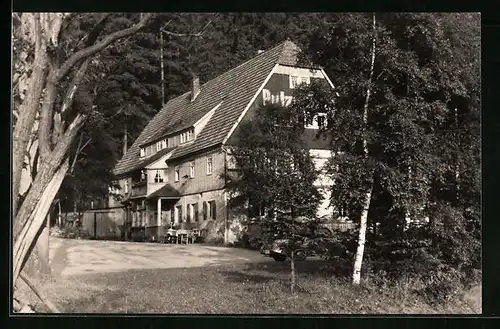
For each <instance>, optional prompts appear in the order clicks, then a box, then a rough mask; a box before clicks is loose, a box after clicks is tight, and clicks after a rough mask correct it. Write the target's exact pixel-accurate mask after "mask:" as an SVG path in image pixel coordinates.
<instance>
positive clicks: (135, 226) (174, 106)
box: [110, 41, 334, 243]
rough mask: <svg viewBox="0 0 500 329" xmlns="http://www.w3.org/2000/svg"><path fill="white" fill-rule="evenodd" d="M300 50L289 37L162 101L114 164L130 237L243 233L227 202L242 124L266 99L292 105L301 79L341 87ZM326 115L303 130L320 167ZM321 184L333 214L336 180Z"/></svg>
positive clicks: (326, 210)
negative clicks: (187, 231)
mask: <svg viewBox="0 0 500 329" xmlns="http://www.w3.org/2000/svg"><path fill="white" fill-rule="evenodd" d="M298 54H299V48H298V47H297V46H296V45H295V44H294V43H293V42H291V41H284V42H282V43H280V44H278V45H277V46H275V47H274V48H271V49H269V50H267V51H264V52H261V53H259V54H258V55H256V56H255V57H253V58H252V59H250V60H248V61H247V62H245V63H243V64H241V65H239V66H237V67H235V68H233V69H231V70H229V71H227V72H225V73H224V74H222V75H220V76H218V77H216V78H214V79H212V80H210V81H207V82H206V83H204V84H200V82H199V80H198V79H197V78H196V77H194V78H193V81H192V86H191V90H190V91H188V92H186V93H184V94H182V95H180V96H178V97H176V98H174V99H171V100H169V101H168V102H167V103H166V104H165V105H164V106H163V108H162V109H161V110H160V111H159V113H158V114H156V116H155V117H154V118H153V119H152V120H151V121H150V122H149V123H148V124H147V126H146V127H145V128H144V130H143V131H142V133H141V134H140V136H139V137H138V138H137V139H136V140H135V141H134V143H133V145H132V146H131V147H130V149H129V150H128V151H127V152H126V153H125V154H124V156H123V157H122V159H121V160H120V161H119V162H118V163H117V165H116V167H115V169H114V174H115V175H116V177H117V180H118V182H119V185H120V189H119V190H118V191H115V192H117V193H119V194H120V195H121V197H120V198H118V199H116V200H115V199H113V200H110V206H111V207H113V206H118V205H123V207H124V210H125V211H124V212H123V213H124V216H125V219H124V229H125V235H126V237H127V238H129V239H134V238H135V237H136V236H138V235H140V236H142V237H144V238H145V239H146V240H150V241H157V240H160V239H161V238H162V237H163V236H164V234H165V232H166V230H167V229H168V228H169V227H171V226H172V225H175V226H189V227H191V228H198V229H205V230H206V232H207V237H206V238H207V239H209V240H210V239H215V240H219V241H224V242H226V243H227V242H233V241H235V240H237V239H238V232H239V229H238V228H239V221H238V220H237V219H238V218H239V216H240V215H241V214H238V215H237V214H235V213H233V212H232V211H231V209H230V208H229V207H228V206H227V205H228V197H229V194H228V191H227V190H226V188H225V187H226V182H225V178H224V177H225V175H224V173H225V172H227V171H228V170H231V169H232V168H234V165H235V164H234V161H233V160H232V158H231V151H230V150H231V145H232V143H234V141H235V136H236V135H237V131H238V127H239V125H240V123H241V122H244V121H245V120H249V119H250V118H251V117H252V115H255V111H256V108H257V107H259V106H261V105H263V104H267V103H280V104H282V105H284V106H286V105H288V104H289V103H290V102H291V100H292V96H293V90H294V88H295V87H296V86H298V85H299V84H301V83H310V82H311V81H312V80H314V79H322V80H323V81H324V83H326V84H327V85H329V86H331V88H334V86H333V84H332V82H331V81H330V80H329V78H328V77H327V75H326V74H325V72H324V71H323V70H322V69H321V68H318V67H304V66H300V65H299V64H298V63H299V62H298ZM325 120H326V116H324V115H322V114H318V115H317V116H316V117H315V118H314V120H313V121H312V122H308V123H307V124H306V127H305V128H306V129H305V133H304V134H305V136H304V139H305V141H306V145H307V147H308V148H309V149H310V152H311V154H312V155H313V157H314V159H315V162H316V164H317V166H318V167H321V166H322V165H323V164H324V163H325V162H326V160H327V159H328V158H329V157H330V152H329V151H328V143H327V142H326V141H325V140H323V139H322V138H318V137H316V136H317V132H318V129H319V127H320V126H321V125H323V124H324V123H325ZM317 184H318V185H320V187H321V188H322V191H323V193H324V197H325V199H324V202H323V204H322V205H321V206H320V209H319V210H318V212H319V214H318V215H320V216H323V215H327V216H328V215H331V214H332V212H333V209H332V208H331V207H330V206H329V203H330V200H329V196H328V192H327V190H328V189H327V187H328V185H329V181H328V180H327V179H325V177H322V179H319V180H318V182H317Z"/></svg>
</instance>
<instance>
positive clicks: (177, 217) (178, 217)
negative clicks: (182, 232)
mask: <svg viewBox="0 0 500 329" xmlns="http://www.w3.org/2000/svg"><path fill="white" fill-rule="evenodd" d="M174 209H175V210H174V222H175V223H176V224H179V223H182V205H178V206H176V207H175V208H174Z"/></svg>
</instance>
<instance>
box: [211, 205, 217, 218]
mask: <svg viewBox="0 0 500 329" xmlns="http://www.w3.org/2000/svg"><path fill="white" fill-rule="evenodd" d="M210 210H211V211H212V219H216V218H217V209H216V207H215V201H212V204H211V207H210Z"/></svg>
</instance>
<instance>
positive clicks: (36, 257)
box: [23, 215, 52, 277]
mask: <svg viewBox="0 0 500 329" xmlns="http://www.w3.org/2000/svg"><path fill="white" fill-rule="evenodd" d="M49 230H50V215H47V217H46V220H45V225H43V227H42V228H41V230H40V231H39V232H38V235H37V243H36V245H35V246H34V248H33V250H32V252H31V253H30V256H29V258H28V259H27V261H26V265H24V268H23V271H25V272H26V274H28V275H29V276H30V277H37V276H50V275H51V273H52V270H51V267H50V262H49Z"/></svg>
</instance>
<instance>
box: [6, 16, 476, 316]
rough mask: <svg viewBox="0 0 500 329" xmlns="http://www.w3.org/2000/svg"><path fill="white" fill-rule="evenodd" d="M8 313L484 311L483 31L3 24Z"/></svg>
mask: <svg viewBox="0 0 500 329" xmlns="http://www.w3.org/2000/svg"><path fill="white" fill-rule="evenodd" d="M11 56H12V58H11V65H12V67H11V77H12V94H11V106H12V111H11V123H10V124H11V131H12V135H11V136H12V137H11V141H12V143H11V147H12V149H11V165H12V172H11V183H12V190H11V191H12V203H11V209H12V213H11V227H12V235H11V248H12V252H11V257H12V259H11V269H10V271H11V275H10V276H11V279H12V280H11V286H10V290H11V297H9V298H10V302H11V306H10V310H11V311H10V312H11V314H22V315H25V314H29V315H33V314H37V313H39V314H40V313H41V314H48V313H61V314H68V313H69V314H115V315H120V314H132V315H133V314H148V315H151V314H160V315H170V314H178V315H179V314H183V315H190V314H195V315H200V314H225V315H231V314H236V315H238V314H239V315H292V314H297V315H317V314H319V315H367V314H369V315H370V314H378V315H385V314H413V315H415V314H424V315H427V314H434V315H436V314H438V315H443V314H444V315H454V314H473V315H474V314H475V315H479V314H481V313H482V266H481V247H482V245H481V183H482V180H481V133H480V132H481V15H480V13H474V12H469V13H467V12H453V13H451V12H450V13H447V12H425V13H423V12H422V13H420V12H386V13H384V12H261V13H260V12H163V13H161V12H157V13H141V12H126V13H120V12H89V13H85V12H78V13H66V12H13V13H12V39H11Z"/></svg>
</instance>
